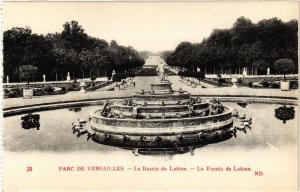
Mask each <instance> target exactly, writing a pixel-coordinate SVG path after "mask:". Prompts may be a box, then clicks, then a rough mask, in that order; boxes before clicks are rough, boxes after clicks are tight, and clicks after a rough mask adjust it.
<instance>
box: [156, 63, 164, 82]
mask: <svg viewBox="0 0 300 192" xmlns="http://www.w3.org/2000/svg"><path fill="white" fill-rule="evenodd" d="M164 67H165V65H164V64H163V63H160V64H159V65H158V67H157V72H158V77H159V79H160V80H161V81H165V80H166V76H165V68H164Z"/></svg>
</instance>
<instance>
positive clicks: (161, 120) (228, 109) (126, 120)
mask: <svg viewBox="0 0 300 192" xmlns="http://www.w3.org/2000/svg"><path fill="white" fill-rule="evenodd" d="M223 106H224V107H225V108H226V109H227V111H225V112H223V113H220V114H216V115H209V116H203V117H197V116H195V117H183V118H167V119H130V118H124V119H116V118H109V117H103V116H99V115H96V113H97V112H99V111H101V109H97V110H95V111H93V112H92V113H91V116H92V117H93V118H97V119H101V120H117V121H123V122H167V121H178V120H195V119H205V118H208V117H218V116H220V115H227V114H230V113H232V112H233V108H232V107H229V106H227V105H223Z"/></svg>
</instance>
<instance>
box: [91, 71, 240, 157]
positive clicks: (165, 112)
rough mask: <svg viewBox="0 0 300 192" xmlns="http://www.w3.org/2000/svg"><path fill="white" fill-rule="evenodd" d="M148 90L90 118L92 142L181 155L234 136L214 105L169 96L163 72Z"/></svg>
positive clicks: (228, 113) (229, 120)
mask: <svg viewBox="0 0 300 192" xmlns="http://www.w3.org/2000/svg"><path fill="white" fill-rule="evenodd" d="M158 73H159V81H158V83H153V84H151V90H149V91H144V90H141V91H140V92H137V93H135V94H133V95H132V96H131V97H130V98H129V99H124V100H121V101H116V102H113V103H110V102H109V101H107V102H105V104H104V105H103V108H102V109H99V110H96V111H94V112H92V113H91V114H90V118H89V123H90V127H91V130H92V131H91V133H90V132H89V133H88V134H89V135H88V137H89V138H90V137H91V135H92V139H93V140H94V141H95V142H98V143H101V144H105V145H111V146H117V147H121V148H125V149H132V150H133V151H134V152H135V151H136V152H138V153H142V154H143V153H146V154H149V153H150V154H151V153H160V152H168V153H185V152H188V151H190V152H193V150H194V149H195V148H196V147H200V146H203V145H206V144H209V143H216V142H220V141H224V140H226V139H229V138H231V137H232V136H236V130H237V129H236V128H235V127H234V126H233V124H234V121H233V115H232V114H233V110H232V109H231V108H230V107H228V106H225V105H223V104H222V103H220V102H219V101H217V100H215V101H214V102H210V101H209V100H207V99H203V98H200V97H193V96H191V94H190V93H188V92H186V91H183V90H182V89H179V90H178V91H174V90H173V89H172V86H171V85H172V83H171V82H170V81H168V80H167V79H166V76H165V74H164V67H163V66H159V67H158Z"/></svg>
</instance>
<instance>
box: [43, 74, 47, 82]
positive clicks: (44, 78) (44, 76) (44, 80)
mask: <svg viewBox="0 0 300 192" xmlns="http://www.w3.org/2000/svg"><path fill="white" fill-rule="evenodd" d="M43 82H46V75H45V74H43Z"/></svg>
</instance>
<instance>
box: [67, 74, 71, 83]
mask: <svg viewBox="0 0 300 192" xmlns="http://www.w3.org/2000/svg"><path fill="white" fill-rule="evenodd" d="M70 80H71V77H70V72H68V75H67V81H70Z"/></svg>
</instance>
